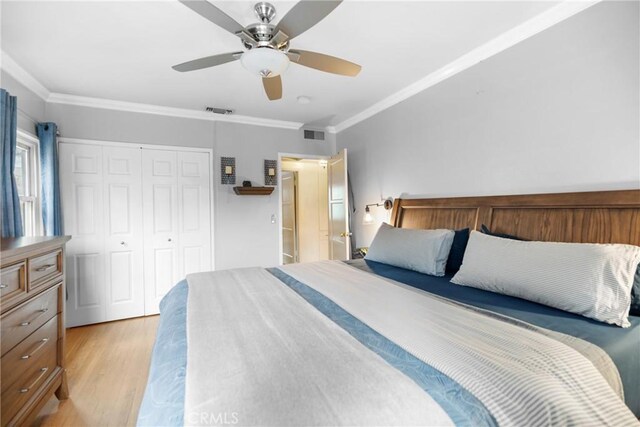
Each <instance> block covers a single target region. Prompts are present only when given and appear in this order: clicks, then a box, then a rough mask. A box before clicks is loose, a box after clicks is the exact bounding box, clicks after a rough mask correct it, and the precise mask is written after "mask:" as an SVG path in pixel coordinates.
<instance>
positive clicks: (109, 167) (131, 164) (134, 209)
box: [102, 146, 144, 320]
mask: <svg viewBox="0 0 640 427" xmlns="http://www.w3.org/2000/svg"><path fill="white" fill-rule="evenodd" d="M140 151H141V150H140V149H139V148H123V147H108V146H105V147H103V151H102V152H103V171H104V213H105V220H106V221H105V242H104V253H105V280H106V320H116V319H123V318H128V317H137V316H143V315H144V281H143V268H142V266H143V259H142V258H143V257H142V253H143V236H142V234H143V233H142V175H141V155H140Z"/></svg>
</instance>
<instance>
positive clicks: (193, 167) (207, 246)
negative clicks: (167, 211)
mask: <svg viewBox="0 0 640 427" xmlns="http://www.w3.org/2000/svg"><path fill="white" fill-rule="evenodd" d="M209 165H210V161H209V154H208V153H197V152H178V206H179V215H178V218H179V222H180V234H179V236H178V274H179V276H180V278H183V277H185V276H186V275H187V274H190V273H197V272H200V271H210V270H211V197H212V194H211V191H210V189H209V188H210V178H211V176H210V171H209V169H210V168H209Z"/></svg>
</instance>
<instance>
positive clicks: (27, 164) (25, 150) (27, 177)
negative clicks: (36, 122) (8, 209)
mask: <svg viewBox="0 0 640 427" xmlns="http://www.w3.org/2000/svg"><path fill="white" fill-rule="evenodd" d="M38 148H39V146H38V140H37V139H36V138H35V137H34V136H31V135H29V134H28V133H25V132H21V131H18V144H17V147H16V167H15V170H14V175H15V177H16V185H17V187H18V196H19V197H20V213H21V214H22V226H23V228H24V235H25V236H38V235H41V234H42V208H41V203H40V153H39V152H38Z"/></svg>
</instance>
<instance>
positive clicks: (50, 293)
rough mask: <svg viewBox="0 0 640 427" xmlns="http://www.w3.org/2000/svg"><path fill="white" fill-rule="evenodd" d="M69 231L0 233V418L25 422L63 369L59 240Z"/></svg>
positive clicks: (61, 379) (63, 394)
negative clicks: (45, 234) (40, 234)
mask: <svg viewBox="0 0 640 427" xmlns="http://www.w3.org/2000/svg"><path fill="white" fill-rule="evenodd" d="M69 239H70V237H69V236H59V237H21V238H15V239H4V238H3V239H2V252H1V254H0V269H1V270H0V277H1V281H0V282H1V283H0V316H1V317H0V329H1V332H0V349H1V352H2V360H1V361H0V364H1V368H0V369H1V370H2V372H1V376H0V388H1V389H2V396H1V398H0V401H1V406H2V407H1V410H2V412H1V423H2V426H7V425H25V424H29V423H30V422H31V421H32V420H33V418H34V417H35V416H36V415H37V414H38V411H39V410H40V409H41V408H42V406H44V404H45V403H46V402H47V401H48V400H49V398H50V397H51V395H52V393H54V392H55V394H56V396H57V397H58V399H61V400H62V399H66V398H67V397H68V394H69V393H68V388H67V378H66V373H65V370H64V334H65V327H64V312H63V311H64V302H65V288H64V245H65V243H66V242H67V241H68V240H69Z"/></svg>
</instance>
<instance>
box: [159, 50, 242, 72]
mask: <svg viewBox="0 0 640 427" xmlns="http://www.w3.org/2000/svg"><path fill="white" fill-rule="evenodd" d="M240 56H242V52H231V53H222V54H220V55H213V56H205V57H204V58H199V59H194V60H193V61H188V62H183V63H182V64H178V65H174V66H173V67H171V68H173V69H174V70H176V71H180V72H185V71H195V70H201V69H203V68H209V67H215V66H216V65H222V64H226V63H227V62H231V61H235V60H237V59H239V58H240Z"/></svg>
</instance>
